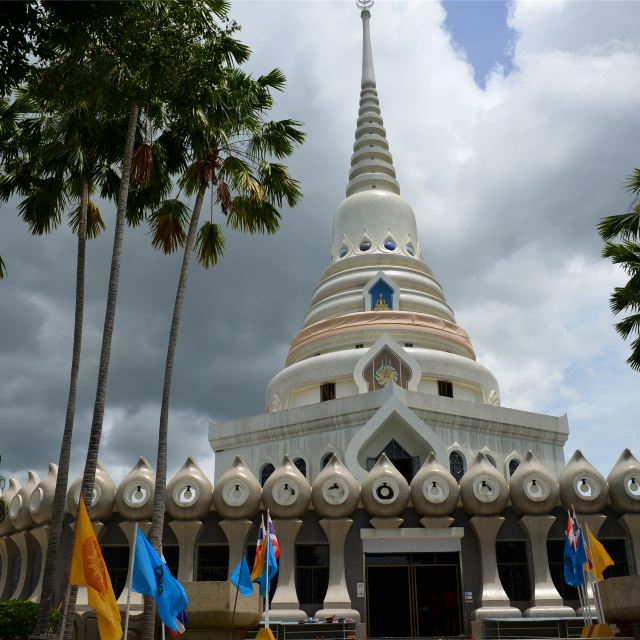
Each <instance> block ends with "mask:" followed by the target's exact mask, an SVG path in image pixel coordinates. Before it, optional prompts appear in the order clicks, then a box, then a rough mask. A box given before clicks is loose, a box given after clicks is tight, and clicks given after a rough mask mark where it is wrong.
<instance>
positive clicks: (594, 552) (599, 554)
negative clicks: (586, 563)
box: [587, 531, 614, 582]
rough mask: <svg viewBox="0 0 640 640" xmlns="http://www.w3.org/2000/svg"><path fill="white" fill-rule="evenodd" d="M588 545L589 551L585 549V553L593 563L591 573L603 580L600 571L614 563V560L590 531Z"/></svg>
mask: <svg viewBox="0 0 640 640" xmlns="http://www.w3.org/2000/svg"><path fill="white" fill-rule="evenodd" d="M589 545H590V547H591V553H589V551H588V550H587V553H588V555H589V556H590V557H589V560H591V563H592V564H593V573H594V575H595V577H596V580H597V581H598V582H600V580H604V578H603V576H602V572H603V571H604V570H605V569H606V568H607V567H610V566H611V565H612V564H614V562H613V560H612V558H611V556H610V555H609V554H608V553H607V550H606V549H605V548H604V547H603V546H602V543H601V542H600V541H599V540H597V539H596V538H595V537H594V536H593V534H592V533H591V531H589ZM591 563H590V564H591Z"/></svg>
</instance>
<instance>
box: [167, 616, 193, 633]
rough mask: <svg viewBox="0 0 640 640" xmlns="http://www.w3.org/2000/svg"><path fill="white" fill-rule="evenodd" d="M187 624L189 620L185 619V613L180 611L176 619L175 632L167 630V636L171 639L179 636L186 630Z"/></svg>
mask: <svg viewBox="0 0 640 640" xmlns="http://www.w3.org/2000/svg"><path fill="white" fill-rule="evenodd" d="M187 624H189V618H187V612H186V611H181V612H180V613H179V614H178V617H177V618H176V628H177V629H178V630H177V631H172V630H171V629H169V634H170V635H171V637H172V638H177V637H178V636H181V635H182V634H183V633H184V632H185V631H186V630H187Z"/></svg>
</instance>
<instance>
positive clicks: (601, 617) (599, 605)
mask: <svg viewBox="0 0 640 640" xmlns="http://www.w3.org/2000/svg"><path fill="white" fill-rule="evenodd" d="M584 526H585V527H586V528H587V537H586V540H588V543H587V544H588V545H589V555H590V556H591V564H592V565H593V566H592V567H590V573H591V578H592V580H593V584H592V587H591V588H592V589H593V597H594V599H595V601H596V608H597V611H598V622H600V624H607V621H606V620H605V617H604V610H603V608H602V599H601V598H600V589H599V588H598V579H597V578H598V577H597V576H596V560H595V556H594V555H593V547H592V546H591V530H590V529H589V525H588V524H586V523H585V525H584Z"/></svg>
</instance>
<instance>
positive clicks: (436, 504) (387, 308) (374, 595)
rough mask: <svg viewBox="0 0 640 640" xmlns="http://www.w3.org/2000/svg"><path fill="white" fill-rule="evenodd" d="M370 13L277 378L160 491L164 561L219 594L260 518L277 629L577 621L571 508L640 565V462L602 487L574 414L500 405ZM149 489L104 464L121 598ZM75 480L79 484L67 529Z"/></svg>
mask: <svg viewBox="0 0 640 640" xmlns="http://www.w3.org/2000/svg"><path fill="white" fill-rule="evenodd" d="M367 4H368V3H361V5H362V6H365V8H364V9H363V10H362V11H361V19H362V29H363V31H362V37H363V50H362V51H363V52H362V78H361V92H360V103H359V110H358V117H357V122H356V130H355V140H354V143H353V155H352V156H351V166H350V168H349V173H348V180H347V186H346V194H345V198H344V200H342V202H341V203H339V205H338V207H337V209H336V212H335V215H334V219H333V232H332V240H331V261H330V263H329V265H328V266H327V267H326V269H325V270H324V272H323V273H322V274H321V276H320V279H319V282H318V284H317V286H316V288H315V290H314V291H313V294H312V295H311V301H310V304H309V308H308V310H307V313H306V315H305V316H304V321H303V323H302V328H301V329H300V331H299V332H298V334H297V335H296V336H294V337H293V339H292V341H291V345H290V348H289V352H288V355H287V358H286V362H285V363H284V367H283V369H282V370H281V371H279V372H277V373H276V375H275V376H274V377H273V378H272V380H271V381H270V382H269V384H268V385H267V389H266V409H265V413H264V414H261V415H257V416H251V417H243V418H238V419H236V420H232V421H229V422H225V423H217V422H211V423H210V426H209V434H208V437H209V443H210V446H211V449H212V450H213V452H214V453H215V468H216V472H215V478H208V477H207V476H206V475H205V473H204V472H203V471H202V470H201V469H200V468H199V467H198V465H197V464H196V463H195V462H194V460H193V459H192V458H189V459H187V461H186V462H185V464H184V466H183V467H182V468H181V469H180V470H179V471H178V472H177V474H176V475H175V476H174V477H173V478H172V479H171V480H170V481H169V483H168V486H167V506H166V509H167V518H166V527H165V536H164V545H163V551H164V554H165V557H166V559H167V562H168V564H169V566H170V568H171V569H172V570H173V571H174V572H175V574H176V575H177V576H178V578H179V579H180V580H181V581H183V582H191V581H225V580H227V579H228V577H229V571H230V568H231V569H233V567H234V566H235V565H236V564H237V562H238V561H239V559H240V558H241V556H242V554H243V553H245V552H246V553H247V556H248V560H249V563H251V561H252V557H253V554H254V553H255V539H256V533H257V526H258V524H259V522H260V518H261V515H262V513H263V510H264V509H269V511H270V514H271V517H272V518H273V521H274V524H275V528H276V531H277V534H278V538H279V541H280V545H281V550H282V551H281V557H280V567H279V572H278V574H277V580H276V581H274V584H273V587H272V593H271V619H272V620H276V621H286V622H297V621H301V620H304V619H306V618H309V617H316V618H319V619H324V618H326V617H328V616H334V618H335V619H351V620H354V621H356V622H357V623H358V625H359V626H358V629H359V635H360V637H363V638H364V637H371V638H381V637H385V638H393V637H398V638H407V637H444V636H469V635H471V633H472V628H473V631H474V633H475V634H476V637H477V636H478V634H477V633H476V631H477V629H478V626H477V625H478V624H481V623H482V622H483V621H486V620H493V619H500V618H510V619H512V618H553V619H558V620H560V619H565V618H569V619H570V618H574V617H575V616H576V611H577V610H578V609H579V606H580V604H579V600H578V594H577V591H576V590H575V589H574V588H571V587H568V586H566V585H565V583H564V579H563V548H564V541H565V526H566V522H567V509H568V508H570V507H571V506H572V505H573V506H574V507H575V510H576V512H577V514H578V518H579V519H580V521H581V522H584V523H587V524H588V525H589V527H590V529H591V531H592V532H593V533H594V535H596V536H598V538H599V539H600V540H601V541H602V542H603V543H604V545H605V547H606V548H607V550H608V552H609V553H610V555H611V556H612V557H613V559H614V560H615V563H616V564H615V565H614V567H612V568H610V569H608V570H607V571H608V573H607V574H605V575H609V574H611V575H629V574H635V573H637V572H638V569H639V568H640V484H639V481H640V463H639V462H638V461H637V460H636V459H635V458H634V457H633V455H632V454H631V452H630V451H629V450H628V449H625V450H624V451H623V453H622V455H621V456H620V459H619V460H618V462H617V463H616V465H615V466H614V468H613V469H612V470H611V472H610V474H609V476H608V478H605V477H604V476H603V475H602V474H601V473H600V472H598V471H597V470H596V469H595V468H594V467H593V466H592V465H591V464H590V463H589V462H588V461H587V460H586V459H585V458H584V457H583V456H582V454H581V453H580V451H576V452H575V453H574V454H573V456H572V457H571V458H570V460H569V461H568V462H565V455H564V451H563V447H564V444H565V443H566V440H567V437H568V433H569V427H568V420H567V417H566V416H560V417H556V416H549V415H544V414H538V413H531V412H527V411H520V410H515V409H510V408H508V407H503V406H501V402H500V388H499V385H498V381H497V380H496V378H495V376H494V375H493V374H492V373H491V371H489V370H488V369H487V368H486V367H485V366H483V365H482V364H481V363H479V362H478V361H477V360H476V355H475V351H474V348H473V345H472V342H471V339H470V337H469V335H468V334H467V332H466V331H465V330H464V329H463V328H462V327H461V326H459V325H458V323H457V322H456V318H455V315H454V312H453V310H452V308H451V307H450V306H449V304H448V303H447V300H446V297H445V294H444V291H443V290H442V287H441V286H440V284H439V283H438V281H437V280H436V278H435V277H434V275H433V273H432V271H431V269H430V268H429V267H428V265H427V264H426V262H425V260H428V256H427V255H425V253H426V252H425V251H423V248H422V245H421V243H420V239H419V237H418V234H417V228H416V219H415V215H414V212H413V209H412V208H411V205H410V203H409V202H407V201H406V200H405V199H404V198H403V197H402V195H401V189H400V183H399V180H398V177H397V176H396V170H395V167H394V163H393V157H392V155H391V153H390V150H389V149H390V145H389V142H388V140H387V135H386V130H385V128H384V124H383V119H382V114H381V108H380V100H379V97H378V91H377V88H376V79H375V75H374V65H373V55H372V48H371V39H370V33H369V21H370V19H371V15H370V12H369V10H368V8H367V6H366V5H367ZM354 81H355V79H354ZM300 312H301V316H302V310H300ZM203 438H204V434H203ZM55 471H56V469H55V465H52V466H51V469H50V472H49V475H48V476H47V477H46V478H44V479H42V480H40V479H39V478H38V477H37V475H36V474H34V473H32V472H30V473H29V478H28V480H27V482H26V484H25V485H24V486H20V485H19V483H18V482H17V481H16V480H13V479H12V480H11V481H10V483H9V487H8V489H7V490H6V491H5V494H4V497H5V500H6V501H7V502H8V504H9V517H8V518H7V519H5V521H4V522H3V523H1V524H0V597H2V598H4V599H6V598H23V599H31V600H36V601H37V600H38V597H39V589H40V582H41V579H42V578H41V570H42V567H43V561H42V556H43V554H44V553H45V551H46V540H47V530H48V527H47V522H48V520H49V519H50V509H51V501H52V496H53V488H54V486H55ZM153 485H154V472H153V469H151V467H150V466H149V464H148V463H147V461H146V460H144V459H143V458H141V459H140V461H139V462H138V464H137V465H136V466H135V467H134V469H132V471H131V472H130V473H129V475H128V476H127V477H125V478H124V479H123V480H122V482H121V483H120V484H119V485H118V486H117V487H116V485H115V484H114V482H113V481H112V480H111V478H110V477H109V474H108V472H107V470H106V469H104V468H102V467H99V469H98V473H97V480H96V488H95V492H94V501H93V508H92V512H91V517H92V519H93V520H94V522H95V523H96V526H97V529H98V530H99V534H100V542H101V545H102V548H103V552H104V555H105V559H106V562H107V564H108V567H109V570H110V574H111V578H112V581H113V584H114V588H115V589H116V592H117V593H116V595H117V596H118V597H119V603H120V604H121V605H122V606H124V603H125V602H126V599H127V589H126V583H127V570H128V569H127V568H128V558H129V541H130V540H131V537H132V532H133V526H134V525H133V523H134V522H136V521H137V522H139V523H141V525H142V526H143V527H144V526H148V521H149V520H150V519H151V513H152V502H153V501H152V495H153ZM79 486H80V480H79V479H78V480H76V481H75V482H74V483H73V484H72V486H71V487H70V489H69V495H68V505H67V506H68V511H69V513H70V514H71V516H73V515H74V514H75V512H76V510H77V501H78V493H79ZM67 535H70V533H69V530H68V531H67ZM61 588H62V587H61ZM134 601H135V603H136V606H140V603H141V598H140V597H138V596H137V595H134ZM80 603H81V605H82V603H83V601H82V593H81V594H80ZM474 625H475V626H474Z"/></svg>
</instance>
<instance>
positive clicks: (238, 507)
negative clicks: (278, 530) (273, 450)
mask: <svg viewBox="0 0 640 640" xmlns="http://www.w3.org/2000/svg"><path fill="white" fill-rule="evenodd" d="M261 497H262V487H261V486H260V483H259V482H258V479H257V478H256V477H255V476H254V475H253V473H252V472H251V469H249V467H247V465H246V464H245V463H244V461H243V460H242V458H241V457H240V456H236V457H235V458H234V460H233V464H232V465H231V467H230V468H229V469H227V471H225V472H224V473H223V474H222V477H221V478H220V479H219V480H218V482H216V486H215V487H214V489H213V503H214V504H215V507H216V511H217V512H218V513H219V514H220V516H221V517H223V518H228V519H230V520H238V519H242V518H253V516H254V515H255V514H256V513H257V512H258V509H259V508H260V499H261Z"/></svg>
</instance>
